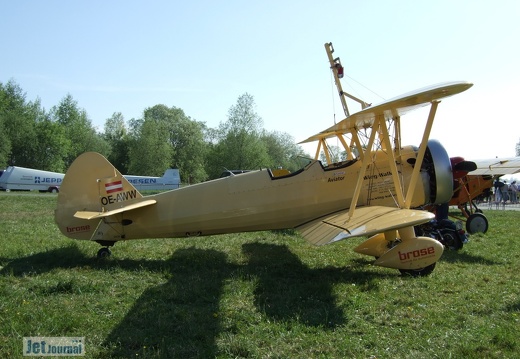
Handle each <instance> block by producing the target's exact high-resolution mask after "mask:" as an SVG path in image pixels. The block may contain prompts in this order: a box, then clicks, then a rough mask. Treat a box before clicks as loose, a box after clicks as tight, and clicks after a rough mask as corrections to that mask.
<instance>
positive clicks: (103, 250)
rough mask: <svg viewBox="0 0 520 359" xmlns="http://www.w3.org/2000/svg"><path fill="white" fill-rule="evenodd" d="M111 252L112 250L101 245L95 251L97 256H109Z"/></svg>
mask: <svg viewBox="0 0 520 359" xmlns="http://www.w3.org/2000/svg"><path fill="white" fill-rule="evenodd" d="M111 254H112V252H111V251H110V248H108V247H103V248H100V249H99V251H98V252H97V257H98V258H108V257H110V255H111Z"/></svg>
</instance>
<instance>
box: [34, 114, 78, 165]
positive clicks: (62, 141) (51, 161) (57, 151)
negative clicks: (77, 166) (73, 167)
mask: <svg viewBox="0 0 520 359" xmlns="http://www.w3.org/2000/svg"><path fill="white" fill-rule="evenodd" d="M35 129H36V138H37V143H38V146H37V149H36V151H34V153H33V154H32V159H33V165H32V166H31V167H33V168H38V169H43V170H46V171H53V172H65V170H66V169H67V168H66V167H65V161H64V159H65V158H66V156H67V154H68V152H69V148H70V146H71V143H70V141H69V139H68V138H67V137H66V134H65V129H64V128H63V126H61V125H60V124H58V123H56V122H54V121H52V120H51V119H50V117H49V116H48V115H45V114H44V113H42V115H41V116H39V118H38V120H37V121H36V124H35Z"/></svg>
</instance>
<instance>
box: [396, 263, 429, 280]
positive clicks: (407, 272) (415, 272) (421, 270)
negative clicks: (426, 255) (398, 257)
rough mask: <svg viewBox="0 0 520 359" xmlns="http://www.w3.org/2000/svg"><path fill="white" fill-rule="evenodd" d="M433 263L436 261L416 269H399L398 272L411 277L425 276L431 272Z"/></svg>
mask: <svg viewBox="0 0 520 359" xmlns="http://www.w3.org/2000/svg"><path fill="white" fill-rule="evenodd" d="M435 264H437V263H433V264H430V265H429V266H426V267H423V268H418V269H399V272H401V274H402V275H409V276H411V277H426V276H427V275H430V274H431V273H432V272H433V270H434V269H435Z"/></svg>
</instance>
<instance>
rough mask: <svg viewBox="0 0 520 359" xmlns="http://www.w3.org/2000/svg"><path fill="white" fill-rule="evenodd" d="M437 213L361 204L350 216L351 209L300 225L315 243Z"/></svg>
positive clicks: (372, 231)
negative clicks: (363, 205) (362, 205)
mask: <svg viewBox="0 0 520 359" xmlns="http://www.w3.org/2000/svg"><path fill="white" fill-rule="evenodd" d="M434 217H435V215H434V214H432V213H430V212H427V211H420V210H412V209H400V208H393V207H381V206H371V207H360V208H357V209H356V211H355V212H354V213H353V215H352V217H350V216H349V213H348V210H344V211H341V212H338V213H335V214H332V215H328V216H324V217H322V218H319V219H316V220H314V221H312V222H309V223H306V224H303V225H301V226H299V227H297V230H298V231H299V232H300V233H301V234H302V236H303V237H304V238H305V239H306V240H307V241H309V242H310V243H313V244H315V245H324V244H329V243H333V242H337V241H339V240H342V239H345V238H350V237H359V236H371V235H374V234H377V233H383V232H386V231H390V230H395V229H399V228H402V227H408V226H415V225H417V224H421V223H424V222H427V221H429V220H431V219H433V218H434Z"/></svg>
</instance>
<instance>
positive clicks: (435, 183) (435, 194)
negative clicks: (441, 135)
mask: <svg viewBox="0 0 520 359" xmlns="http://www.w3.org/2000/svg"><path fill="white" fill-rule="evenodd" d="M423 168H424V169H425V170H426V171H427V172H428V175H429V177H430V202H431V203H432V204H442V203H448V202H449V201H450V199H451V197H452V196H453V172H452V168H451V160H450V157H449V156H448V152H446V149H445V148H444V146H443V145H442V144H441V143H440V142H439V141H437V140H429V141H428V147H427V148H426V153H425V155H424V161H423Z"/></svg>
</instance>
